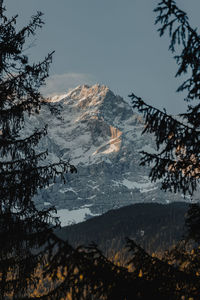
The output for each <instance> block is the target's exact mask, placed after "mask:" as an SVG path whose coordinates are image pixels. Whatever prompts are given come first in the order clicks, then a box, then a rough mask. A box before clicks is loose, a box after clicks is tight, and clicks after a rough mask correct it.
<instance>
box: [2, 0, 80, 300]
mask: <svg viewBox="0 0 200 300" xmlns="http://www.w3.org/2000/svg"><path fill="white" fill-rule="evenodd" d="M16 20H17V16H14V17H12V18H11V19H7V17H6V15H5V8H3V1H1V2H0V182H1V184H0V297H1V299H6V295H10V296H12V297H13V299H22V298H23V297H25V295H27V290H28V289H29V286H30V285H32V286H34V285H36V283H37V281H38V278H37V277H36V276H34V272H35V270H36V268H38V265H40V264H41V267H42V265H44V263H45V260H44V258H46V257H48V255H50V253H51V252H52V251H53V249H55V243H57V242H56V240H55V236H54V235H53V227H54V226H57V225H58V219H57V218H53V217H52V216H51V213H52V210H53V208H52V209H48V210H46V211H38V209H37V208H36V206H35V204H34V202H33V200H32V198H33V196H34V195H35V194H37V191H38V189H41V188H43V187H45V186H47V185H48V184H49V183H50V181H52V180H54V179H55V178H56V177H57V176H61V177H62V179H63V180H64V175H65V173H66V172H68V171H70V172H74V171H76V169H75V167H73V166H72V165H70V164H69V162H62V161H60V162H59V163H54V164H50V165H45V163H44V160H45V158H46V156H47V151H46V152H43V153H38V152H37V151H36V150H35V146H37V144H38V143H39V140H40V138H41V137H42V136H45V135H46V134H47V127H45V128H43V129H36V130H35V131H34V132H33V133H32V134H31V135H29V136H25V135H24V134H22V130H23V128H24V125H25V115H29V116H30V115H31V114H32V113H39V110H40V108H41V105H44V104H45V102H44V99H43V98H42V96H41V94H40V92H39V88H40V87H41V85H42V84H44V81H45V78H46V77H47V76H48V70H49V64H50V62H51V60H52V54H53V53H50V54H48V56H47V57H46V58H45V59H44V60H43V61H42V62H39V63H38V64H30V63H29V59H28V57H27V56H26V55H25V53H24V52H25V51H24V48H25V43H26V39H27V38H28V37H30V36H32V35H34V34H35V31H36V29H37V28H40V27H41V26H42V25H43V21H42V13H40V12H38V13H37V14H36V15H35V16H33V17H32V18H31V21H30V23H29V24H28V25H27V26H26V27H24V28H22V29H21V30H19V31H17V30H16V28H15V24H16ZM54 251H55V250H54ZM49 258H50V256H49ZM47 261H48V260H47Z"/></svg>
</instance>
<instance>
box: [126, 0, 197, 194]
mask: <svg viewBox="0 0 200 300" xmlns="http://www.w3.org/2000/svg"><path fill="white" fill-rule="evenodd" d="M155 12H156V13H157V14H158V15H157V18H156V22H155V23H156V24H160V25H161V27H160V28H159V30H158V31H159V33H160V36H162V35H164V34H165V33H166V32H167V31H168V32H169V36H170V38H171V41H170V45H169V50H170V51H172V53H175V51H176V46H178V47H177V48H178V50H179V49H182V50H181V52H180V53H179V54H176V55H175V56H174V58H175V60H176V62H177V64H178V70H177V73H176V77H178V76H181V75H185V74H187V75H188V79H187V80H185V81H184V82H183V83H182V84H181V86H180V87H179V88H178V89H177V92H181V91H185V92H187V95H186V97H185V99H184V100H185V101H187V103H188V109H187V112H186V113H184V114H179V115H177V116H172V115H169V114H168V113H167V112H166V110H165V109H164V111H161V110H159V109H157V108H155V107H153V106H151V105H148V104H146V103H145V102H144V101H143V99H141V98H140V97H138V96H136V95H135V94H134V93H132V94H131V95H130V97H131V99H132V103H133V108H136V109H137V110H138V111H139V112H141V113H142V114H143V116H144V119H145V129H144V131H143V133H144V132H148V133H153V134H154V135H155V140H156V145H157V152H155V153H153V154H152V153H147V152H142V154H143V157H142V161H141V165H145V164H150V165H151V172H150V177H151V179H152V181H157V180H161V181H162V189H164V190H170V191H173V192H182V193H183V194H184V195H186V194H187V193H188V194H189V195H193V193H194V191H195V190H196V188H197V183H198V181H199V175H200V173H199V172H200V168H199V163H200V156H199V155H200V151H199V150H200V135H199V127H200V118H199V117H200V104H199V103H198V102H197V104H196V103H194V104H193V105H192V100H198V99H200V68H199V65H200V50H199V49H200V36H199V34H198V32H197V29H193V28H192V27H191V26H190V24H189V21H188V17H187V15H186V13H185V12H184V11H182V10H181V9H179V8H178V7H177V5H176V3H175V1H174V0H162V1H161V2H160V3H159V4H158V6H157V8H156V9H155Z"/></svg>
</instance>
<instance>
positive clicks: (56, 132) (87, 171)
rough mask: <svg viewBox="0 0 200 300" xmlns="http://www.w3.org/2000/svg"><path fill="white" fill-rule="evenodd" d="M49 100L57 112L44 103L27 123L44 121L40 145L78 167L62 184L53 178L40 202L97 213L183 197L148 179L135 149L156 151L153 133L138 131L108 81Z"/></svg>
mask: <svg viewBox="0 0 200 300" xmlns="http://www.w3.org/2000/svg"><path fill="white" fill-rule="evenodd" d="M48 101H49V102H50V104H51V108H53V110H54V111H56V113H54V114H53V115H52V114H51V113H50V110H49V109H48V108H47V107H46V108H45V109H43V110H42V111H41V114H40V115H38V116H34V117H32V118H31V120H29V121H28V123H29V126H27V128H29V127H31V126H33V124H34V127H41V126H42V124H45V123H47V124H48V136H47V137H46V138H44V139H43V140H42V142H41V144H40V148H48V151H49V158H48V159H49V160H50V161H51V162H52V161H58V160H59V159H60V158H62V159H63V160H67V159H70V162H71V163H72V164H74V165H75V166H76V167H77V169H78V173H77V174H67V179H68V183H67V184H66V185H64V184H61V183H59V182H57V183H55V184H52V185H51V186H50V187H48V188H46V189H45V190H43V191H42V192H41V194H40V195H39V196H38V197H37V198H36V201H37V203H38V204H39V205H40V206H41V205H49V204H52V205H56V207H57V208H58V209H66V208H67V209H78V208H80V207H82V208H83V207H84V208H86V207H89V208H90V212H91V213H94V214H100V213H102V212H105V211H107V210H109V209H112V208H116V207H121V206H124V205H128V204H132V203H136V202H162V203H168V202H171V201H176V200H179V201H180V200H183V197H182V196H181V195H174V194H171V193H165V192H162V191H161V190H160V189H159V184H154V183H151V182H150V180H149V178H148V171H149V170H148V169H147V168H144V167H141V166H139V162H140V154H139V151H141V150H145V151H154V142H153V136H149V135H141V132H142V130H143V127H144V124H143V121H142V119H141V117H140V116H138V115H136V114H134V113H133V111H132V108H131V106H130V105H129V104H128V103H126V102H125V101H124V100H123V99H122V98H121V97H119V96H116V95H114V94H113V92H111V91H110V90H109V88H108V87H106V86H100V85H94V86H91V87H89V86H87V85H84V86H79V87H77V88H76V89H74V90H72V91H71V92H69V93H68V94H66V95H63V96H60V97H54V98H52V99H49V100H48Z"/></svg>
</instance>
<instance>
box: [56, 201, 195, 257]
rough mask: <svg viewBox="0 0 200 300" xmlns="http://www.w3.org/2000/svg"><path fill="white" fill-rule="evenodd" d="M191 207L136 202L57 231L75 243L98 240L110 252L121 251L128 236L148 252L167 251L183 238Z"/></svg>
mask: <svg viewBox="0 0 200 300" xmlns="http://www.w3.org/2000/svg"><path fill="white" fill-rule="evenodd" d="M188 206H189V204H188V203H184V202H175V203H171V204H166V205H164V204H158V203H141V204H139V203H138V204H133V205H130V206H126V207H122V208H119V209H116V210H111V211H108V212H107V213H105V214H103V215H101V216H98V217H94V218H91V219H89V220H87V221H85V222H83V223H79V224H75V225H70V226H67V227H63V228H61V229H60V230H57V234H58V236H60V237H61V238H63V239H65V240H68V241H69V242H70V243H71V244H72V245H73V246H78V245H88V244H90V243H91V242H95V243H96V244H97V245H98V247H99V248H100V249H101V250H102V251H103V252H104V253H106V254H109V252H110V250H114V251H119V250H121V249H122V248H123V247H124V244H125V238H126V237H129V238H131V239H134V240H135V241H136V242H137V243H138V244H140V245H141V246H142V247H143V248H144V249H145V250H146V251H147V252H148V253H153V252H160V251H161V252H163V251H164V250H168V249H169V248H170V247H172V246H173V245H175V244H177V242H178V241H180V240H181V239H182V238H183V236H184V234H185V215H186V213H187V210H188Z"/></svg>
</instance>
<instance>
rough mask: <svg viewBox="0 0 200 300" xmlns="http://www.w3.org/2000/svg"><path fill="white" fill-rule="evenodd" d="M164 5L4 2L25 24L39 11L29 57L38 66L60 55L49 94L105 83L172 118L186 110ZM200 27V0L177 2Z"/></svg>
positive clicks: (148, 1)
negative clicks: (161, 15) (162, 25)
mask: <svg viewBox="0 0 200 300" xmlns="http://www.w3.org/2000/svg"><path fill="white" fill-rule="evenodd" d="M158 2H159V0H57V1H55V0H4V4H5V5H6V7H7V14H8V15H9V16H11V15H14V14H18V15H19V18H18V20H19V22H18V23H19V25H25V24H26V23H27V22H28V21H29V19H30V16H31V15H33V14H34V13H35V12H36V11H37V10H39V11H42V12H43V13H44V14H45V15H44V21H45V25H44V27H43V29H42V30H38V33H37V35H36V36H35V37H34V39H32V42H33V44H34V45H33V47H31V48H30V49H29V50H27V53H30V55H31V56H32V57H33V58H34V60H35V61H37V60H42V58H43V57H44V56H45V55H46V54H47V53H48V52H50V51H52V50H55V55H54V59H53V64H52V66H51V71H50V78H49V80H48V85H47V87H48V89H47V90H46V91H45V92H47V93H48V94H61V93H64V92H66V90H67V89H69V88H74V87H75V86H77V85H79V84H83V83H88V84H93V83H100V84H105V85H108V86H109V87H110V89H111V90H112V91H113V92H114V93H116V94H119V95H121V96H123V97H124V98H126V99H127V98H128V97H127V96H128V94H130V93H131V92H132V91H134V92H135V93H136V94H137V95H138V96H140V97H142V98H143V99H144V100H146V101H147V102H148V103H150V104H152V105H155V106H157V107H159V108H163V107H165V108H166V109H167V110H168V111H169V112H170V113H178V112H180V111H181V112H182V111H183V110H184V103H183V97H184V95H183V94H180V93H179V94H177V93H176V92H175V91H176V88H177V87H178V85H179V83H180V80H179V79H175V78H174V75H175V72H176V68H177V66H176V63H175V61H174V60H173V56H172V54H171V53H170V52H169V51H168V45H169V39H168V37H167V36H166V37H164V38H160V37H159V35H158V32H157V31H156V27H155V25H154V21H155V13H153V9H154V8H155V7H156V4H157V3H158ZM177 4H178V5H179V6H180V7H181V8H183V9H184V10H185V11H187V12H188V15H189V17H190V19H191V23H192V25H194V27H199V28H200V19H199V12H200V1H199V0H190V1H188V0H177Z"/></svg>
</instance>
